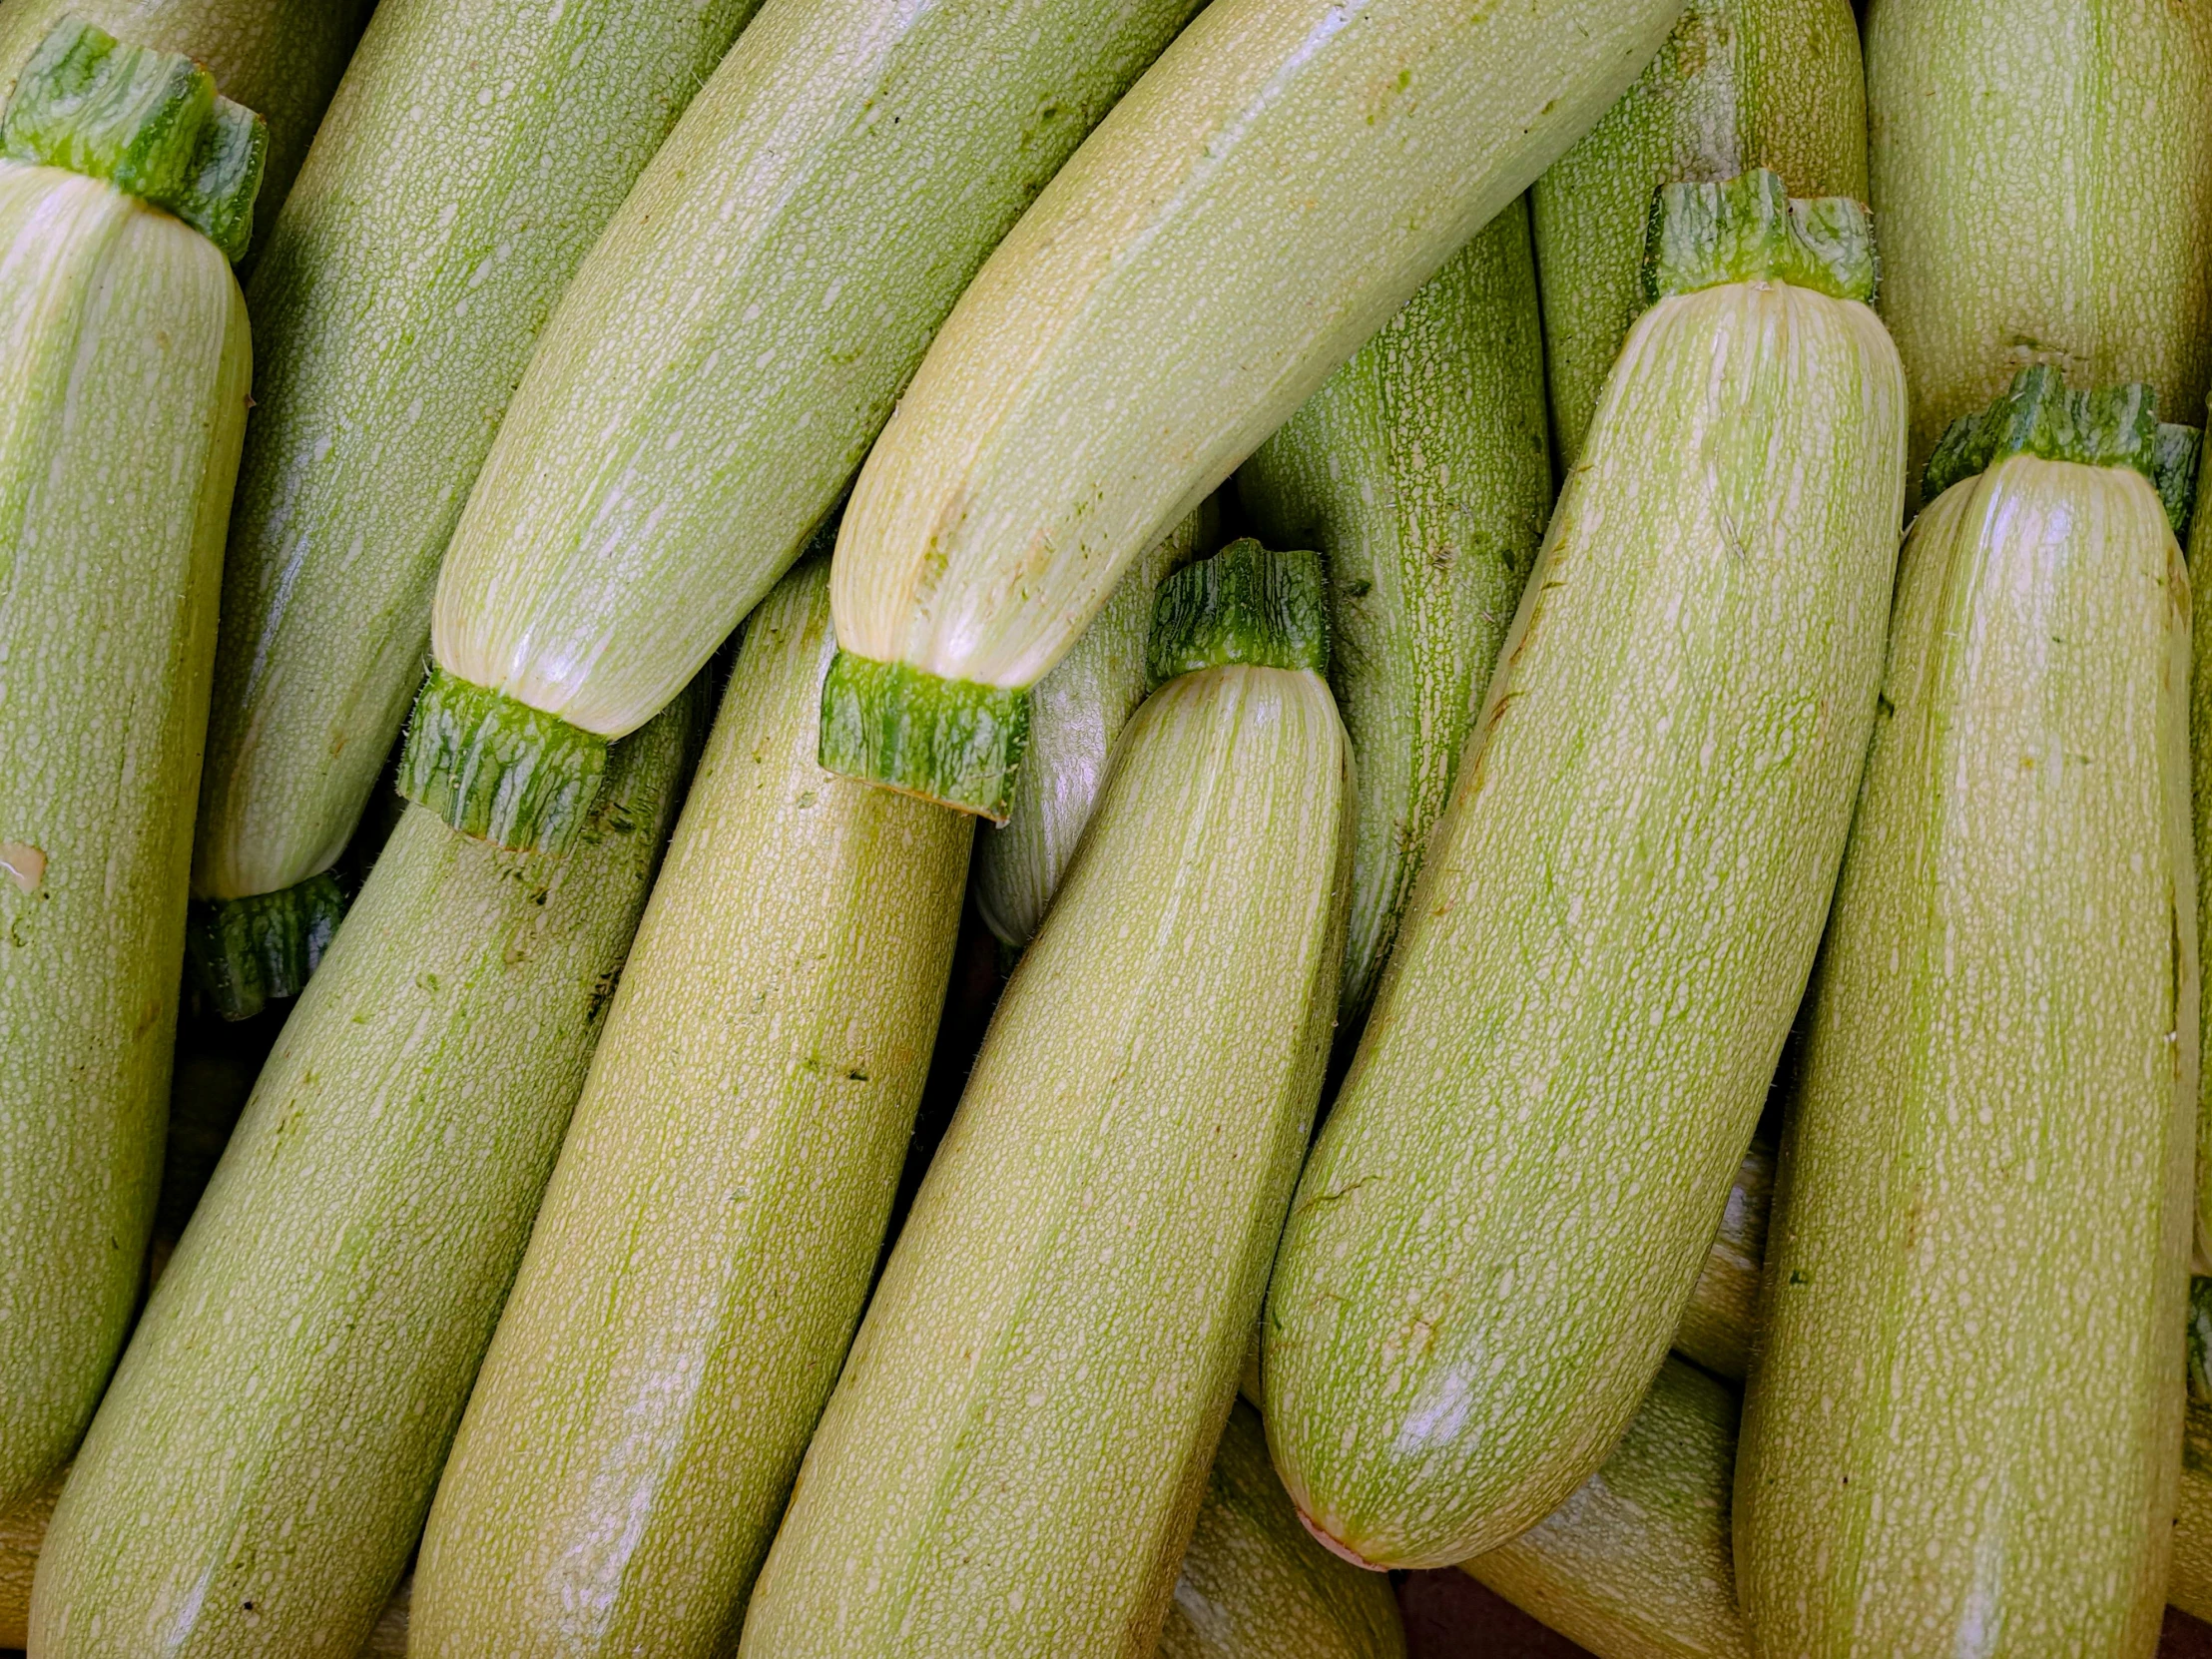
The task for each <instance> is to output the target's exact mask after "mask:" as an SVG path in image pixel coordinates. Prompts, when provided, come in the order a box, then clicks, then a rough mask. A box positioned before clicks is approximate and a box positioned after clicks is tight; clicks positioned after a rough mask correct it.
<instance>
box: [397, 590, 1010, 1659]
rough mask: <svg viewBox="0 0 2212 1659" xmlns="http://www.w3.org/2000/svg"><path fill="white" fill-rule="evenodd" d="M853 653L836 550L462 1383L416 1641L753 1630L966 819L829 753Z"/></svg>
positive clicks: (730, 718) (828, 1365)
mask: <svg viewBox="0 0 2212 1659" xmlns="http://www.w3.org/2000/svg"><path fill="white" fill-rule="evenodd" d="M835 649H836V641H835V640H834V639H833V638H832V637H831V636H830V570H829V561H828V560H827V559H822V560H816V561H811V562H809V563H808V564H805V565H802V566H801V567H800V568H799V569H798V570H796V571H794V572H793V573H792V574H791V575H790V576H788V577H786V578H785V580H784V582H783V584H782V585H781V586H780V587H778V588H777V589H776V590H775V591H774V592H773V593H771V594H770V596H769V597H768V599H767V600H765V601H764V602H763V603H762V605H761V607H760V609H758V610H757V611H755V612H754V613H753V617H752V620H751V621H750V622H749V623H748V625H747V629H746V642H745V649H744V652H743V654H742V655H741V656H740V658H739V659H738V666H737V672H736V674H735V675H734V676H733V677H732V679H731V681H730V689H729V691H728V693H727V694H726V695H725V696H724V699H723V712H722V718H721V720H720V721H719V723H718V724H717V726H716V730H715V735H714V739H713V741H712V743H711V744H710V746H709V748H708V752H707V756H706V759H705V761H704V762H703V763H702V765H701V769H700V775H699V780H698V782H697V784H696V785H694V787H693V789H692V793H691V799H690V803H689V805H688V806H687V807H686V809H685V813H684V818H683V822H682V824H681V825H680V826H679V827H678V829H677V831H676V838H675V840H674V842H673V844H672V845H671V847H670V851H669V857H668V863H667V866H666V868H665V869H664V870H663V872H662V875H661V878H660V880H659V882H658V884H657V886H656V888H655V891H654V897H653V902H652V904H651V906H650V907H649V908H648V909H647V911H646V917H645V921H644V922H643V924H642V925H641V926H640V928H639V931H638V941H637V946H636V948H635V949H634V950H633V952H632V953H631V958H630V965H629V967H628V969H627V970H626V971H625V974H624V978H623V984H622V989H621V991H620V993H619V994H618V995H617V996H616V998H615V1005H614V1009H613V1012H612V1013H611V1014H610V1015H609V1018H608V1024H607V1035H606V1038H605V1040H604V1041H603V1042H602V1043H601V1044H600V1046H599V1050H598V1053H597V1055H596V1056H595V1057H594V1059H593V1061H592V1072H591V1079H590V1081H589V1082H588V1083H587V1084H586V1085H585V1088H584V1094H583V1098H582V1100H581V1101H580V1102H579V1103H578V1105H577V1109H576V1121H575V1124H574V1127H573V1128H572V1129H571V1130H570V1132H569V1137H568V1141H567V1144H566V1145H565V1146H564V1147H563V1149H562V1153H561V1161H560V1164H559V1166H558V1167H557V1168H556V1169H555V1171H554V1175H553V1181H552V1185H551V1186H550V1187H549V1188H548V1189H547V1191H546V1197H545V1203H544V1205H543V1207H542V1208H541V1210H540V1212H539V1216H538V1222H537V1228H536V1231H535V1232H534V1233H533V1234H532V1236H531V1241H530V1250H529V1253H528V1255H526V1256H525V1257H524V1258H523V1264H522V1271H521V1273H520V1275H519V1277H518V1278H517V1279H516V1281H515V1288H514V1294H513V1295H512V1296H511V1297H510V1298H509V1299H508V1302H507V1309H506V1312H505V1314H504V1315H503V1316H502V1317H501V1320H500V1325H499V1333H498V1336H497V1337H496V1338H495V1339H494V1340H493V1342H492V1346H491V1351H490V1353H489V1354H488V1355H487V1356H486V1357H485V1361H484V1368H483V1372H482V1374H481V1375H480V1377H479V1378H478V1380H477V1383H476V1390H475V1392H474V1393H473V1394H472V1395H470V1397H469V1404H468V1414H467V1415H466V1416H465V1417H464V1418H463V1419H462V1422H461V1429H460V1433H459V1435H458V1437H457V1438H456V1439H455V1441H454V1444H453V1452H452V1456H451V1457H450V1458H449V1459H448V1461H447V1463H446V1468H445V1474H444V1476H443V1478H442V1480H441V1482H440V1484H439V1486H438V1495H437V1501H436V1502H435V1504H434V1505H433V1506H432V1508H431V1511H430V1522H429V1528H428V1530H427V1532H426V1533H425V1534H424V1536H423V1541H422V1554H421V1563H420V1566H419V1567H418V1569H417V1572H416V1577H415V1599H414V1634H413V1637H412V1645H413V1651H414V1652H415V1653H416V1654H418V1655H443V1654H450V1655H454V1656H456V1659H477V1656H480V1655H486V1654H493V1653H539V1654H553V1653H559V1654H573V1655H586V1654H595V1655H603V1654H653V1655H657V1656H660V1659H678V1656H681V1655H692V1654H697V1655H710V1654H717V1653H723V1652H726V1651H727V1650H728V1646H729V1644H730V1643H731V1642H733V1641H734V1640H735V1639H736V1636H737V1631H738V1625H739V1622H740V1620H741V1619H742V1617H743V1615H744V1611H745V1600H746V1593H747V1591H748V1590H750V1589H751V1587H752V1583H753V1575H754V1574H755V1572H756V1571H758V1570H759V1567H760V1561H761V1557H762V1556H763V1555H764V1554H765V1553H766V1552H767V1550H768V1545H769V1540H770V1538H771V1537H773V1536H774V1534H775V1531H776V1523H777V1520H778V1518H779V1517H780V1516H781V1515H782V1514H783V1510H784V1500H785V1498H786V1497H787V1496H788V1495H789V1493H790V1490H791V1483H792V1477H793V1476H794V1475H795V1474H797V1473H798V1471H799V1459H800V1456H801V1454H802V1453H804V1452H805V1450H806V1449H807V1439H808V1436H809V1435H810V1434H812V1433H813V1432H814V1426H815V1419H816V1418H817V1417H818V1416H819V1415H820V1414H821V1411H822V1404H823V1401H824V1400H825V1399H827V1398H828V1397H829V1394H830V1386H831V1385H832V1384H833V1383H835V1382H836V1380H837V1368H838V1367H839V1366H840V1365H842V1364H843V1361H844V1352H845V1348H846V1345H847V1344H848V1343H849V1342H850V1340H851V1336H852V1327H853V1325H854V1324H855V1323H856V1322H857V1321H858V1319H859V1317H860V1310H861V1307H862V1305H863V1304H864V1303H865V1302H866V1300H867V1288H868V1282H869V1279H870V1277H871V1276H872V1274H873V1273H874V1271H875V1264H876V1259H877V1255H878V1253H879V1251H880V1249H881V1246H882V1238H883V1228H884V1224H885V1222H886V1220H887V1219H888V1216H889V1212H890V1204H891V1196H892V1193H893V1192H894V1190H895V1189H896V1187H897V1185H898V1173H899V1169H900V1166H901V1164H902V1163H903V1161H904V1158H905V1153H906V1144H907V1140H908V1137H909V1135H910V1134H911V1132H912V1128H913V1118H914V1108H915V1106H916V1104H917V1103H918V1102H919V1100H920V1097H921V1085H922V1080H923V1078H924V1076H925V1074H926V1073H927V1071H928V1069H929V1052H930V1047H931V1042H932V1038H933V1036H934V1034H935V1031H936V1025H937V1011H938V1007H939V1005H940V1003H941V1002H942V1001H943V997H944V983H945V975H946V973H947V971H948V970H949V968H950V964H951V958H952V943H953V938H954V935H955V934H956V933H957V932H958V930H959V921H960V894H961V887H962V883H963V880H964V878H965V876H966V873H967V855H968V844H969V841H970V840H971V839H972V835H973V830H972V822H973V821H971V820H969V819H966V818H963V817H961V816H960V815H958V814H956V813H951V812H947V811H946V810H945V809H943V808H941V807H932V806H930V805H928V804H927V803H925V802H920V801H912V800H908V799H906V798H905V797H902V796H894V795H890V794H887V793H886V792H884V791H881V790H871V789H868V788H866V787H865V786H863V785H859V784H854V783H852V782H850V781H849V780H845V779H836V778H830V776H829V775H828V774H826V773H824V772H823V771H822V770H821V768H820V767H819V766H817V765H816V762H815V736H816V734H815V721H816V709H817V705H818V702H819V700H820V697H821V692H822V677H823V674H824V673H825V672H826V671H827V670H828V668H829V666H830V655H831V654H832V653H833V652H834V651H835ZM610 1517H620V1524H619V1525H610Z"/></svg>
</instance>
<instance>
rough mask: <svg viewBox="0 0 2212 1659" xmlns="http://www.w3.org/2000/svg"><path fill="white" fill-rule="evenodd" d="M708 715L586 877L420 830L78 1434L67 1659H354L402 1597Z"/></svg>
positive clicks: (265, 1088) (412, 828)
mask: <svg viewBox="0 0 2212 1659" xmlns="http://www.w3.org/2000/svg"><path fill="white" fill-rule="evenodd" d="M699 702H700V699H699V698H697V697H696V696H694V697H687V698H684V699H682V700H680V701H679V702H678V703H676V704H674V705H672V706H671V707H670V710H669V712H668V714H667V716H666V717H665V718H664V719H662V720H661V721H659V722H657V723H656V724H655V725H654V726H653V727H651V728H650V729H649V730H648V731H646V732H644V733H641V734H640V735H639V736H638V737H637V738H636V739H635V740H634V741H633V742H632V743H630V744H628V745H626V746H624V747H623V748H622V749H621V750H618V751H617V752H616V754H615V757H614V759H613V763H612V765H611V767H610V776H609V779H608V788H607V789H606V791H605V792H603V794H602V797H601V801H600V804H599V806H598V807H597V809H596V810H595V812H594V815H593V822H592V825H591V826H590V828H589V830H587V832H586V834H585V835H584V836H583V837H581V838H580V843H579V846H578V849H577V851H576V852H575V854H574V855H573V856H572V857H570V858H568V859H567V860H565V861H556V860H551V859H546V858H542V857H535V856H531V857H517V856H514V855H512V854H503V853H500V852H499V851H497V850H496V849H494V848H491V847H487V846H485V845H483V844H482V843H481V842H479V841H473V840H470V839H468V838H467V837H466V836H461V835H455V834H453V833H452V832H451V831H450V830H448V829H447V828H446V827H445V826H444V825H443V824H441V823H440V822H439V821H438V820H437V819H436V818H435V817H433V816H432V815H431V814H428V813H423V812H415V813H410V814H409V815H408V816H407V818H406V820H405V822H403V823H402V824H401V825H400V826H399V829H398V830H397V831H396V832H395V833H394V834H393V836H392V839H391V841H390V843H389V844H388V845H387V846H386V847H385V848H384V852H383V855H382V856H381V857H380V858H379V859H378V860H377V862H376V867H375V869H374V871H373V872H372V873H371V874H370V876H369V879H368V881H367V882H366V884H365V885H364V886H363V887H362V889H361V894H360V897H359V900H358V901H357V902H356V903H355V904H354V906H353V909H352V912H351V914H350V915H348V916H347V918H346V921H345V924H344V925H343V926H342V927H341V928H340V929H339V931H338V935H337V938H336V940H335V941H334V942H333V944H332V945H331V948H330V954H329V956H328V957H327V958H326V959H325V961H324V962H323V964H322V969H321V971H320V972H319V973H318V974H316V976H315V979H314V982H313V983H312V984H311V985H310V986H309V987H308V990H307V993H306V994H305V995H304V996H303V997H302V998H301V999H300V1002H299V1005H298V1006H297V1007H296V1008H294V1009H293V1010H292V1012H291V1016H290V1018H289V1020H288V1021H287V1022H286V1024H285V1026H284V1030H283V1034H282V1036H281V1037H280V1038H279V1039H278V1040H277V1048H276V1050H275V1052H274V1053H272V1054H271V1056H270V1059H269V1063H268V1065H267V1066H266V1067H265V1068H264V1070H263V1072H262V1076H261V1080H260V1082H259V1083H258V1084H257V1085H256V1087H255V1090H254V1096H253V1099H252V1101H251V1102H250V1103H249V1104H248V1106H247V1108H246V1115H245V1117H244V1118H243V1119H242V1120H241V1121H240V1123H239V1127H238V1130H237V1132H236V1133H235V1134H234V1135H233V1136H232V1139H231V1144H230V1147H229V1148H228V1150H227V1151H226V1152H225V1153H224V1157H223V1162H222V1165H221V1166H220V1167H219V1168H218V1170H217V1171H216V1176H215V1180H214V1181H213V1183H212V1184H211V1185H210V1186H209V1188H208V1191H207V1194H206V1196H205V1197H204V1198H203V1199H202V1200H201V1202H200V1207H199V1209H198V1211H197V1212H196V1213H195V1214H194V1216H193V1220H192V1224H191V1226H190V1227H188V1228H187V1229H186V1230H185V1236H184V1239H183V1241H182V1242H181V1243H180V1244H179V1245H178V1247H177V1254H176V1257H175V1258H174V1260H173V1261H172V1262H171V1263H170V1266H169V1270H168V1272H166V1273H165V1274H164V1275H163V1276H162V1280H161V1283H160V1285H159V1286H157V1287H156V1289H155V1291H154V1295H153V1298H152V1300H151V1301H150V1302H149V1303H148V1305H147V1309H146V1313H145V1315H144V1316H143V1318H142V1319H141V1320H140V1322H139V1327H138V1330H137V1332H136V1334H135V1335H134V1336H133V1338H132V1340H131V1346H130V1349H129V1351H128V1353H127V1354H126V1355H125V1356H124V1361H123V1365H122V1367H121V1368H120V1370H119V1371H118V1372H117V1374H116V1380H115V1383H114V1385H113V1386H112V1387H111V1388H110V1389H109V1390H108V1394H107V1397H106V1399H105V1400H103V1401H102V1403H101V1407H100V1412H99V1415H98V1416H97V1417H96V1418H94V1420H93V1425H92V1429H91V1432H90V1433H88V1434H87V1435H86V1437H85V1442H84V1446H83V1449H82V1450H81V1451H80V1452H79V1453H78V1456H77V1461H76V1465H75V1467H74V1468H73V1469H72V1470H71V1473H70V1478H69V1484H68V1486H67V1487H66V1488H65V1489H64V1491H63V1493H62V1501H61V1507H60V1508H59V1510H57V1511H56V1513H55V1516H54V1526H53V1531H52V1533H51V1534H50V1536H49V1539H48V1543H47V1549H46V1555H45V1558H44V1559H43V1560H42V1561H41V1562H40V1565H39V1573H38V1582H37V1585H36V1587H35V1589H34V1590H33V1592H32V1597H31V1640H32V1647H33V1649H34V1651H37V1652H38V1653H40V1655H41V1656H42V1659H89V1656H94V1655H107V1656H115V1659H122V1656H125V1655H130V1656H134V1659H135V1656H141V1655H145V1654H147V1653H155V1652H158V1653H160V1654H163V1655H165V1656H167V1659H200V1656H204V1659H251V1656H253V1655H276V1654H299V1653H306V1652H308V1651H311V1650H313V1651H324V1652H329V1653H340V1654H342V1653H347V1652H350V1651H351V1650H352V1649H354V1648H356V1647H358V1646H359V1645H360V1643H361V1641H362V1640H363V1639H364V1638H365V1637H366V1636H367V1635H368V1632H369V1629H370V1627H371V1626H372V1625H374V1623H375V1622H376V1618H377V1614H378V1610H379V1609H380V1608H381V1607H382V1606H383V1604H384V1600H385V1598H386V1597H387V1596H389V1595H390V1593H391V1590H392V1586H393V1585H394V1584H395V1583H396V1582H397V1581H398V1579H399V1574H400V1570H401V1568H402V1567H403V1566H404V1565H405V1564H406V1559H407V1553H408V1551H409V1550H410V1549H411V1548H412V1547H413V1545H414V1541H415V1537H416V1535H417V1533H418V1532H419V1530H420V1528H421V1525H422V1517H423V1513H424V1511H425V1510H426V1509H427V1508H428V1507H429V1503H430V1494H431V1488H432V1486H433V1485H434V1483H435V1482H436V1480H437V1474H438V1466H439V1464H440V1463H441V1462H442V1461H443V1460H444V1457H445V1451H446V1446H447V1443H448V1441H449V1440H450V1438H451V1436H452V1433H453V1428H454V1425H455V1423H457V1422H458V1421H459V1419H460V1415H461V1407H462V1405H463V1404H464V1403H465V1402H466V1400H467V1397H468V1388H469V1383H470V1382H471V1380H472V1379H473V1378H474V1376H475V1372H476V1367H477V1363H478V1361H479V1360H480V1359H481V1358H482V1355H483V1352H484V1347H485V1345H486V1344H487V1343H488V1342H489V1341H490V1340H491V1334H492V1327H493V1325H494V1324H495V1323H496V1321H497V1319H498V1315H499V1306H500V1303H501V1301H502V1300H503V1299H504V1297H505V1296H506V1293H507V1287H508V1284H509V1283H510V1281H511V1280H512V1279H513V1277H514V1272H515V1266H516V1264H517V1262H519V1261H520V1259H521V1256H522V1251H523V1246H524V1244H525V1242H526V1241H527V1239H528V1236H529V1230H530V1220H531V1217H532V1215H533V1214H534V1213H535V1211H536V1209H537V1204H538V1197H539V1194H540V1193H541V1192H542V1190H543V1188H544V1185H545V1180H546V1177H547V1176H548V1175H549V1174H550V1173H551V1171H552V1167H553V1160H554V1155H555V1153H556V1151H557V1150H558V1149H559V1146H560V1142H561V1135H562V1132H563V1130H564V1129H565V1128H566V1126H567V1123H568V1117H569V1111H570V1108H571V1107H572V1106H573V1104H574V1103H575V1100H576V1095H577V1091H578V1090H579V1089H580V1088H581V1087H582V1085H583V1082H584V1073H585V1067H586V1064H587V1062H588V1061H589V1060H590V1057H591V1049H592V1044H593V1042H594V1040H595V1039H596V1038H597V1036H598V1034H599V1026H600V1020H601V1014H602V1010H603V1009H604V1008H605V1006H606V1003H607V1000H608V998H609V997H610V996H611V995H612V994H613V990H614V985H615V979H616V975H617V974H618V973H619V971H620V969H621V966H622V960H623V954H624V952H625V951H626V949H627V948H628V946H629V942H630V934H631V931H632V929H633V928H634V927H635V926H636V925H637V919H638V914H639V912H640V911H641V910H642V909H643V908H644V905H645V895H646V889H647V887H648V885H649V884H650V880H651V876H652V872H653V867H654V863H655V860H656V855H657V853H658V850H659V847H660V844H661V841H662V839H663V836H664V835H665V833H666V830H667V828H668V825H669V823H670V821H671V820H672V819H673V818H674V816H675V802H676V800H677V798H678V797H679V795H680V794H681V777H682V773H683V771H684V768H685V765H686V762H687V759H688V755H689V753H690V751H691V749H692V747H693V744H692V738H693V735H694V731H693V729H694V728H695V727H696V726H698V725H700V724H702V722H701V721H700V719H699V718H698V717H699V716H700V714H701V713H703V711H701V710H700V709H699V708H698V704H699Z"/></svg>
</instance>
